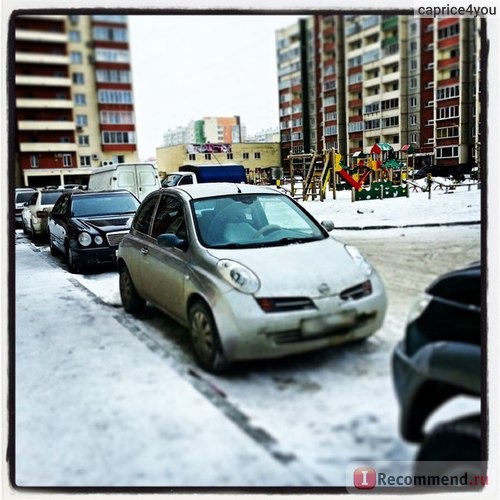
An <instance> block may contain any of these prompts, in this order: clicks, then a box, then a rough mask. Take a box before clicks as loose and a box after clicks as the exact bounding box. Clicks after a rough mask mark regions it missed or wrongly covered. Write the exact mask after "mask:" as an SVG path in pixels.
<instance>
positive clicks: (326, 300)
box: [117, 183, 387, 371]
mask: <svg viewBox="0 0 500 500" xmlns="http://www.w3.org/2000/svg"><path fill="white" fill-rule="evenodd" d="M331 229H333V223H331V221H329V222H323V223H322V224H320V223H319V222H318V221H316V220H315V219H314V218H313V217H312V216H311V215H309V214H308V212H306V211H305V210H304V209H303V207H301V206H300V205H299V204H298V203H296V202H295V201H294V200H293V199H292V198H290V197H289V196H286V195H284V194H282V193H280V192H279V191H278V190H277V189H274V188H270V187H262V186H251V185H248V184H234V183H207V184H191V185H187V186H178V187H173V188H166V189H160V190H158V191H155V192H153V193H151V194H149V195H148V197H147V198H146V199H144V200H143V202H142V204H141V207H140V208H139V210H138V211H137V214H136V217H135V218H134V221H133V223H132V227H131V230H130V233H129V234H128V235H126V236H125V238H124V239H123V240H122V242H121V243H120V246H119V249H118V252H117V258H118V262H117V265H118V269H119V273H120V294H121V298H122V302H123V306H124V309H125V311H126V312H129V313H140V312H142V311H143V310H144V306H145V302H146V301H149V302H151V303H152V304H154V305H155V306H156V307H158V308H159V309H160V310H162V311H163V312H165V313H167V314H168V315H169V316H171V317H173V318H174V319H175V320H177V321H179V323H181V324H182V325H183V326H185V327H187V328H188V329H189V334H190V337H191V342H192V346H193V350H194V354H195V357H196V360H197V362H198V363H199V365H200V366H201V367H202V368H204V369H206V370H208V371H220V370H222V369H223V368H225V367H226V366H227V365H228V364H229V363H230V362H232V361H238V360H251V359H257V358H260V359H262V358H277V357H280V356H285V355H290V354H294V353H299V352H306V351H311V350H313V349H319V348H324V347H329V346H336V345H340V344H345V343H348V342H354V341H357V340H361V339H365V338H367V337H369V336H370V335H372V334H373V333H375V331H377V330H378V329H379V328H380V327H381V325H382V322H383V319H384V316H385V311H386V302H387V300H386V294H385V288H384V285H383V283H382V280H381V279H380V277H379V276H378V274H377V272H376V271H375V269H373V267H372V266H371V265H370V264H369V263H368V262H367V261H366V260H365V259H364V258H363V256H362V255H361V253H360V252H359V251H358V250H357V249H356V248H355V247H353V246H351V245H345V244H343V243H340V242H339V241H337V240H335V239H334V238H333V237H332V236H330V234H329V232H328V231H329V230H331Z"/></svg>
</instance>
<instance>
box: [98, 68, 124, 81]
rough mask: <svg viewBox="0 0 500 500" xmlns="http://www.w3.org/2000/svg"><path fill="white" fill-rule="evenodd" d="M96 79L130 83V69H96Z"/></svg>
mask: <svg viewBox="0 0 500 500" xmlns="http://www.w3.org/2000/svg"><path fill="white" fill-rule="evenodd" d="M96 80H97V81H98V82H105V83H130V81H131V78H130V71H128V70H118V69H98V70H97V71H96Z"/></svg>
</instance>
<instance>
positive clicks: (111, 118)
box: [11, 15, 137, 186]
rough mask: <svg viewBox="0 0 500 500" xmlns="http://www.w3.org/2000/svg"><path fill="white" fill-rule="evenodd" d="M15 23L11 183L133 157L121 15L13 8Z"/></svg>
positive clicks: (41, 181) (45, 179) (62, 176)
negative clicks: (27, 11)
mask: <svg viewBox="0 0 500 500" xmlns="http://www.w3.org/2000/svg"><path fill="white" fill-rule="evenodd" d="M13 27H14V40H15V45H14V52H15V56H14V64H13V68H11V69H12V72H13V73H14V74H15V79H14V84H13V85H14V90H13V93H14V95H15V111H14V120H13V121H14V123H12V124H11V127H12V128H14V129H15V144H14V151H15V158H13V160H14V161H13V165H12V166H11V168H14V169H15V174H16V175H15V183H16V186H45V185H51V184H56V185H59V184H64V183H71V182H77V183H84V182H85V180H86V179H87V178H88V175H89V174H90V172H91V171H92V169H93V168H94V167H98V166H101V165H105V164H107V163H111V162H124V161H135V160H137V148H136V135H135V117H134V104H133V92H132V78H131V66H130V54H129V45H128V29H127V18H126V16H120V15H95V16H80V15H71V16H63V15H18V16H17V17H15V19H14V21H13Z"/></svg>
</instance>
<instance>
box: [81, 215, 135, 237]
mask: <svg viewBox="0 0 500 500" xmlns="http://www.w3.org/2000/svg"><path fill="white" fill-rule="evenodd" d="M132 218H133V215H121V214H118V215H107V216H99V217H74V218H73V223H74V224H75V226H79V227H80V228H81V229H93V230H97V231H99V232H104V233H109V232H111V231H123V230H127V229H130V224H131V223H132Z"/></svg>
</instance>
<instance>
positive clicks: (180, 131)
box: [163, 116, 245, 146]
mask: <svg viewBox="0 0 500 500" xmlns="http://www.w3.org/2000/svg"><path fill="white" fill-rule="evenodd" d="M244 138H245V127H244V126H243V125H242V124H241V120H240V117H239V116H206V117H203V118H202V119H200V120H193V121H191V122H190V123H189V124H188V125H187V126H185V127H182V126H179V127H176V128H175V129H170V130H168V131H167V132H165V133H164V134H163V145H164V146H176V145H178V144H184V143H194V144H208V143H212V144H224V143H229V144H234V143H238V142H243V141H244Z"/></svg>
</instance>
